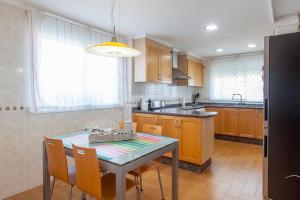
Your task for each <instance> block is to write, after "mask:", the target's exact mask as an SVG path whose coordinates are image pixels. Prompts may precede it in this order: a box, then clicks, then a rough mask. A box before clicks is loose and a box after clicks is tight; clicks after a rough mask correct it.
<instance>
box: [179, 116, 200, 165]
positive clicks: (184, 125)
mask: <svg viewBox="0 0 300 200" xmlns="http://www.w3.org/2000/svg"><path fill="white" fill-rule="evenodd" d="M178 121H179V126H178V129H179V140H180V158H181V159H182V160H184V161H187V162H191V163H195V164H202V163H201V160H202V158H201V148H200V147H201V134H200V133H201V120H200V119H197V118H188V117H180V118H179V119H178Z"/></svg>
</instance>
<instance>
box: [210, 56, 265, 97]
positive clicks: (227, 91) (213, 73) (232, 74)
mask: <svg viewBox="0 0 300 200" xmlns="http://www.w3.org/2000/svg"><path fill="white" fill-rule="evenodd" d="M208 67H209V69H208V71H209V73H208V81H207V82H208V87H209V99H211V100H224V101H228V100H231V99H232V95H233V94H235V93H238V94H241V95H242V96H243V100H244V101H248V102H262V101H263V80H262V75H263V70H262V67H263V54H253V55H251V54H250V55H241V56H232V57H224V58H215V59H213V60H210V61H209V62H208Z"/></svg>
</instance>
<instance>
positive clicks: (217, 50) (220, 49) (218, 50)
mask: <svg viewBox="0 0 300 200" xmlns="http://www.w3.org/2000/svg"><path fill="white" fill-rule="evenodd" d="M223 51H224V49H222V48H218V49H216V52H223Z"/></svg>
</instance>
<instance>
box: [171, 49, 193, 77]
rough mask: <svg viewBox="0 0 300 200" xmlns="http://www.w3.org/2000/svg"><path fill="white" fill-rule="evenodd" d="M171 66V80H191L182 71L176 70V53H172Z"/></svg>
mask: <svg viewBox="0 0 300 200" xmlns="http://www.w3.org/2000/svg"><path fill="white" fill-rule="evenodd" d="M172 57H173V58H172V65H173V80H188V79H192V78H191V77H190V76H188V75H187V74H186V73H184V71H182V70H181V69H179V68H178V62H177V53H176V52H174V51H173V52H172Z"/></svg>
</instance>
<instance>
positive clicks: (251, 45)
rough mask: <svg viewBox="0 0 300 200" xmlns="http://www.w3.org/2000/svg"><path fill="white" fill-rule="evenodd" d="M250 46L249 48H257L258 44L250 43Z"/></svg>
mask: <svg viewBox="0 0 300 200" xmlns="http://www.w3.org/2000/svg"><path fill="white" fill-rule="evenodd" d="M248 47H249V48H255V47H256V44H248Z"/></svg>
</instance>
